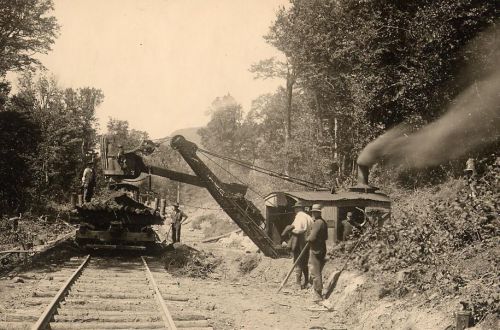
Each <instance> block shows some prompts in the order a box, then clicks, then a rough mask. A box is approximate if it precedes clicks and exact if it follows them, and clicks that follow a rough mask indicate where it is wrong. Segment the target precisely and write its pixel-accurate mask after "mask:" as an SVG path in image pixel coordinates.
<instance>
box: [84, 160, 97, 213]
mask: <svg viewBox="0 0 500 330" xmlns="http://www.w3.org/2000/svg"><path fill="white" fill-rule="evenodd" d="M93 167H94V162H92V161H89V162H87V165H86V166H85V169H84V170H83V175H82V188H83V200H84V201H85V202H86V203H89V202H90V201H91V200H92V196H93V195H94V187H95V172H94V168H93Z"/></svg>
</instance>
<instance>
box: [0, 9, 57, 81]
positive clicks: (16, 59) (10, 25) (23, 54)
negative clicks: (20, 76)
mask: <svg viewBox="0 0 500 330" xmlns="http://www.w3.org/2000/svg"><path fill="white" fill-rule="evenodd" d="M53 9H54V8H53V2H52V0H20V1H12V0H1V1H0V76H4V75H5V74H6V73H7V71H10V70H20V69H25V68H27V67H29V66H31V65H32V64H40V61H39V60H38V59H36V58H35V57H34V54H36V53H43V54H46V53H47V52H48V51H49V50H50V48H51V45H52V44H53V43H54V39H55V37H56V35H57V32H58V29H59V26H58V25H57V22H56V18H55V17H54V16H50V13H51V12H52V10H53Z"/></svg>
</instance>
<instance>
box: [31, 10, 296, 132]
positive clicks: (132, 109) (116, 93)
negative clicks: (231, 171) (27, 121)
mask: <svg viewBox="0 0 500 330" xmlns="http://www.w3.org/2000/svg"><path fill="white" fill-rule="evenodd" d="M287 3H288V1H287V0H55V1H54V4H55V12H54V15H55V16H56V17H57V19H58V22H59V24H60V25H61V30H60V35H59V37H58V39H57V40H56V42H55V44H54V45H53V50H52V51H51V52H49V53H48V54H47V55H42V56H40V57H39V58H40V60H41V61H42V63H43V65H44V66H45V67H46V68H47V69H48V70H49V72H50V73H52V74H54V75H55V76H56V78H57V79H58V81H59V84H60V85H61V87H73V88H78V87H86V86H89V87H95V88H99V89H101V90H102V91H103V93H104V97H105V98H104V102H103V103H102V105H101V106H100V107H99V108H98V109H97V118H98V121H99V123H100V126H101V128H102V129H105V127H106V122H107V121H108V118H109V117H112V118H116V119H121V120H127V121H128V122H129V124H130V127H131V128H134V129H138V130H142V131H146V132H148V133H149V135H150V137H152V138H161V137H165V136H168V135H170V134H171V133H172V132H174V131H175V130H178V129H182V128H188V127H196V126H203V125H205V124H206V123H207V122H208V121H209V119H210V118H209V115H208V114H207V110H208V108H209V106H210V104H211V103H212V101H213V100H214V99H215V98H216V97H218V96H223V95H226V94H228V93H229V94H231V95H232V96H233V97H234V98H235V99H236V100H237V101H238V102H239V103H241V104H242V106H243V108H244V110H245V111H248V109H249V108H250V105H251V101H252V100H253V99H255V98H256V97H257V96H259V95H261V94H264V93H268V92H273V91H275V90H276V88H277V87H278V86H279V85H282V84H283V82H282V81H281V80H279V79H275V80H255V79H254V78H253V75H252V74H251V73H250V72H249V71H248V69H249V68H250V65H251V64H252V63H256V62H258V61H259V60H261V59H265V58H269V57H273V56H276V57H278V58H280V56H281V54H280V53H279V52H278V51H277V50H276V49H275V48H273V47H272V46H270V45H268V44H267V43H266V42H265V40H264V39H263V35H265V34H266V33H267V31H268V29H269V26H270V25H271V24H272V22H273V20H274V18H275V16H276V12H277V10H278V9H279V8H280V7H281V6H286V5H287Z"/></svg>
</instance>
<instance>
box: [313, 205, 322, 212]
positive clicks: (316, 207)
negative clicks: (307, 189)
mask: <svg viewBox="0 0 500 330" xmlns="http://www.w3.org/2000/svg"><path fill="white" fill-rule="evenodd" d="M321 209H323V206H322V205H321V204H313V206H312V208H311V212H315V211H316V212H321Z"/></svg>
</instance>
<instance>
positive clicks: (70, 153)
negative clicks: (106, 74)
mask: <svg viewBox="0 0 500 330" xmlns="http://www.w3.org/2000/svg"><path fill="white" fill-rule="evenodd" d="M19 88H20V90H19V92H18V94H16V95H15V99H16V100H18V103H21V104H22V107H23V109H24V111H26V112H27V113H29V116H30V118H31V119H32V120H33V121H34V122H36V123H37V124H38V125H39V126H40V130H41V136H40V142H39V144H38V148H37V152H36V154H35V155H36V157H35V160H34V161H33V167H32V171H33V173H34V178H35V179H34V180H35V188H36V190H37V193H38V195H39V196H40V197H44V196H46V197H48V196H50V195H54V196H55V197H63V196H66V197H67V195H68V193H69V192H71V191H76V189H77V188H78V187H79V185H80V175H81V171H82V170H83V166H84V163H85V162H86V161H87V160H88V159H87V158H86V154H87V152H90V151H93V150H94V149H95V142H96V129H95V125H96V119H95V110H96V108H97V107H98V106H99V104H100V103H101V102H102V100H103V97H104V96H103V94H102V92H101V91H100V90H98V89H94V88H81V89H76V90H73V89H71V88H68V89H62V88H60V87H59V86H58V84H57V82H56V80H55V79H54V78H53V77H47V76H44V75H41V76H39V77H35V76H34V75H33V74H32V73H31V72H25V74H24V75H23V76H22V77H21V78H20V81H19Z"/></svg>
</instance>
